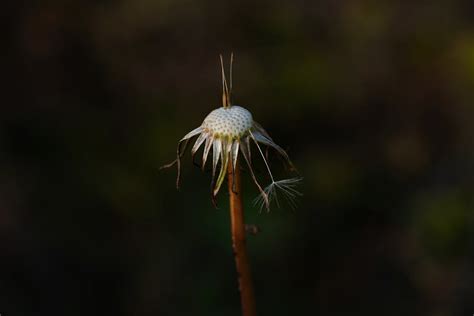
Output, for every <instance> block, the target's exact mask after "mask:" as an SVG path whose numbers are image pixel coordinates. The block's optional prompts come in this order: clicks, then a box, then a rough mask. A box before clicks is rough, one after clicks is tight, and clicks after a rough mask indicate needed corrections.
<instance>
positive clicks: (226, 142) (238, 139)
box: [163, 56, 301, 210]
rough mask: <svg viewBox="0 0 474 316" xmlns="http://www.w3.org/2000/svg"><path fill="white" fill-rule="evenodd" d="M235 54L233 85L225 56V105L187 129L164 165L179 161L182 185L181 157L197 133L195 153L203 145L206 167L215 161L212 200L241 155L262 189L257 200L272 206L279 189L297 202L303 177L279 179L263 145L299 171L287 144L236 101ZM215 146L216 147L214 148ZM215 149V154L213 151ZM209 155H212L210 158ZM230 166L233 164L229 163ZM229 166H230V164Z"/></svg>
mask: <svg viewBox="0 0 474 316" xmlns="http://www.w3.org/2000/svg"><path fill="white" fill-rule="evenodd" d="M232 60H233V59H232V57H231V71H230V73H231V80H230V85H229V86H228V85H227V81H226V78H225V73H224V66H223V61H222V56H221V70H222V107H220V108H218V109H215V110H213V111H212V112H211V113H209V114H208V115H207V116H206V118H205V119H204V121H203V122H202V124H201V126H199V127H197V128H195V129H193V130H192V131H190V132H189V133H187V134H186V135H185V136H184V137H183V138H181V140H180V141H179V142H178V146H177V149H176V159H175V160H174V161H173V162H172V163H170V164H167V165H165V166H163V168H167V167H171V166H173V165H175V164H177V167H178V175H177V177H176V186H177V187H179V178H180V166H181V163H180V159H181V157H182V156H183V154H184V152H185V150H186V146H187V145H188V142H189V141H190V140H191V138H193V137H197V139H196V141H195V143H194V145H193V147H192V149H191V154H192V156H193V161H194V156H195V154H196V153H197V152H198V150H199V149H200V148H201V146H203V147H204V149H203V151H202V169H204V168H205V166H206V162H207V161H208V160H210V161H211V165H212V181H211V196H212V201H213V203H214V204H215V199H216V195H217V193H218V192H219V189H220V187H221V185H222V183H223V182H224V179H225V177H226V175H227V173H228V169H232V173H234V172H235V170H236V168H238V166H237V160H238V157H239V156H242V157H243V158H244V160H245V163H246V164H247V166H248V170H249V171H250V176H251V177H252V180H253V182H254V183H255V185H256V186H257V188H258V190H259V192H260V198H259V199H257V204H260V205H261V206H262V207H265V208H266V209H267V210H269V208H270V202H271V201H275V202H276V203H277V204H279V202H278V198H277V191H279V192H281V193H282V195H283V196H284V197H285V198H286V199H287V200H288V202H289V203H290V205H292V206H294V205H295V203H294V200H295V199H296V197H298V196H299V195H301V194H300V193H299V192H298V191H297V190H296V185H297V184H298V183H299V182H300V181H301V179H300V178H293V179H285V180H279V181H275V179H274V178H273V175H272V172H271V170H270V166H269V164H268V162H267V158H268V157H267V156H266V155H264V153H263V151H262V149H261V148H260V147H261V146H266V147H267V148H273V149H275V150H276V151H277V152H278V153H279V154H280V155H281V156H282V157H283V158H284V160H285V161H286V162H287V164H288V166H289V167H290V169H291V170H293V171H295V170H296V169H295V168H294V166H293V164H292V163H291V160H290V158H289V157H288V154H287V153H286V151H285V150H283V148H281V147H280V146H278V145H277V144H276V143H275V142H274V141H273V139H272V138H271V137H270V135H269V134H268V133H267V132H266V131H265V130H264V129H263V127H262V126H260V124H258V123H257V122H255V121H254V120H253V117H252V114H251V113H250V112H249V111H248V110H246V109H244V108H243V107H241V106H237V105H232V103H231V100H230V95H231V92H232ZM251 142H252V143H254V144H255V146H256V147H257V150H258V153H259V154H260V156H261V158H262V160H263V162H264V164H265V167H266V169H267V171H268V176H269V177H270V180H271V184H270V185H269V186H267V187H266V188H263V187H262V186H261V185H260V183H259V181H258V179H257V176H256V174H255V173H254V171H253V167H252V156H251V149H250V144H251ZM211 149H212V151H211ZM211 152H212V154H211ZM208 157H210V158H209V159H208ZM229 166H230V167H229ZM228 167H229V168H228Z"/></svg>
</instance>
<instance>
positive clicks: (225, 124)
mask: <svg viewBox="0 0 474 316" xmlns="http://www.w3.org/2000/svg"><path fill="white" fill-rule="evenodd" d="M252 125H253V118H252V114H251V113H250V112H249V111H248V110H246V109H244V108H243V107H241V106H238V105H233V106H230V107H228V108H224V107H221V108H218V109H215V110H214V111H212V112H211V113H209V115H208V116H207V117H206V118H205V119H204V122H203V123H202V125H201V126H202V128H203V129H205V130H207V131H208V133H210V134H211V135H213V136H214V137H229V138H232V139H238V138H241V137H242V136H244V135H245V134H246V133H248V131H249V130H250V129H251V128H252Z"/></svg>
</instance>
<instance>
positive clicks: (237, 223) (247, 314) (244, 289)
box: [228, 160, 257, 316]
mask: <svg viewBox="0 0 474 316" xmlns="http://www.w3.org/2000/svg"><path fill="white" fill-rule="evenodd" d="M232 169H233V168H232V164H229V166H228V173H229V176H228V184H229V194H230V219H231V232H232V248H233V250H234V257H235V264H236V268H237V276H238V280H239V290H240V300H241V305H242V315H243V316H255V315H256V314H257V312H256V309H255V296H254V291H253V283H252V276H251V272H250V265H249V261H248V256H247V247H246V243H245V223H244V212H243V206H242V185H241V180H240V168H239V161H238V160H237V163H236V166H235V169H234V170H232Z"/></svg>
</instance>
